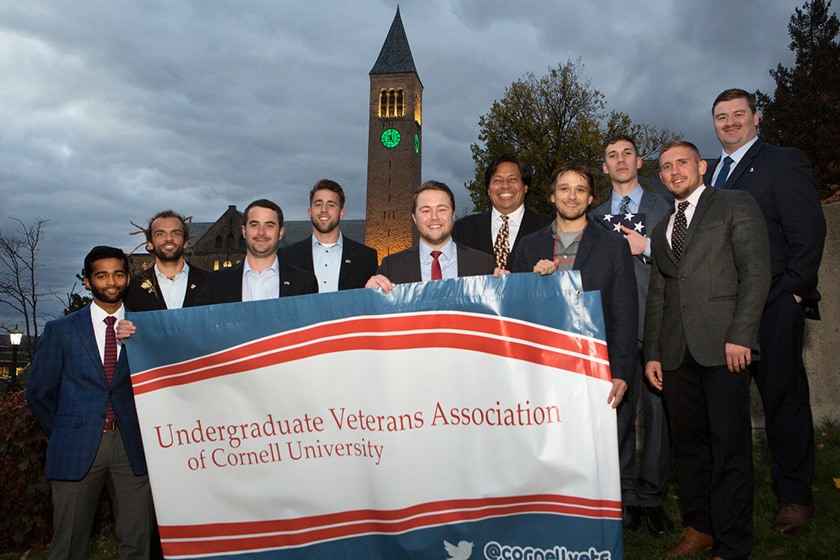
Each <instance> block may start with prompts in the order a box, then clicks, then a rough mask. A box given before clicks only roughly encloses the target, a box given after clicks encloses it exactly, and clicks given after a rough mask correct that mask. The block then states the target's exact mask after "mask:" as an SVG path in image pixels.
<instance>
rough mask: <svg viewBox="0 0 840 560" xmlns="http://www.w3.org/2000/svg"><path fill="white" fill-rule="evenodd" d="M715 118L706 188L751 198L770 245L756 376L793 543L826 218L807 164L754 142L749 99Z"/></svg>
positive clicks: (810, 457) (799, 516)
mask: <svg viewBox="0 0 840 560" xmlns="http://www.w3.org/2000/svg"><path fill="white" fill-rule="evenodd" d="M712 116H713V118H714V123H715V133H716V134H717V137H718V140H719V141H720V143H721V147H722V153H721V159H720V160H718V161H717V162H716V163H715V164H714V165H710V166H709V169H708V171H707V173H706V182H707V183H706V184H708V185H714V186H715V187H718V188H723V189H727V190H730V189H731V190H740V191H746V192H748V193H750V194H751V195H753V197H754V198H755V200H756V202H758V205H759V207H760V208H761V211H762V213H763V214H764V218H765V221H766V222H767V231H768V233H769V236H770V257H771V260H770V262H771V273H772V284H771V286H770V293H769V295H768V297H767V303H766V305H765V308H764V315H763V317H762V321H761V351H762V360H761V361H759V362H758V364H757V365H756V366H755V367H753V371H752V375H753V378H754V379H755V383H756V386H757V387H758V390H759V393H760V394H761V400H762V404H763V405H764V422H765V429H766V433H767V443H768V446H769V447H770V454H771V457H772V470H771V475H772V478H773V486H774V488H775V489H776V492H777V494H778V499H779V510H778V513H777V515H776V518H775V520H774V522H773V526H772V527H773V529H774V530H775V531H778V532H781V533H791V532H793V531H795V530H796V529H797V528H798V527H800V526H801V525H803V524H805V523H806V522H807V521H808V519H809V518H810V517H811V515H812V513H813V506H812V499H811V484H812V482H813V479H814V453H815V451H814V422H813V418H812V417H811V404H810V394H809V390H808V376H807V374H806V372H805V365H804V363H803V361H802V337H803V330H804V319H805V318H811V319H818V318H819V312H818V308H817V302H818V301H819V299H820V293H819V292H818V291H817V273H818V271H819V267H820V260H821V259H822V252H823V245H824V243H825V231H826V230H825V216H824V214H823V212H822V208H821V207H820V203H819V197H818V194H817V187H816V184H815V183H814V178H813V175H812V170H811V164H810V162H809V161H808V159H807V158H806V157H805V155H804V154H803V153H802V152H800V151H799V150H796V149H794V148H780V147H778V146H772V145H770V144H765V143H764V142H762V141H761V139H760V138H758V136H757V135H756V127H757V126H758V120H759V116H758V113H757V112H756V107H755V101H754V99H753V98H752V96H751V95H750V94H749V93H747V92H746V91H744V90H741V89H730V90H726V91H724V92H723V93H721V94H720V95H719V96H718V97H717V99H716V100H715V102H714V104H713V105H712ZM726 158H730V159H731V160H732V161H731V162H727V161H726ZM727 163H728V165H726V164H727ZM726 171H728V176H727V174H726Z"/></svg>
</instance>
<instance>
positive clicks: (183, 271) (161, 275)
mask: <svg viewBox="0 0 840 560" xmlns="http://www.w3.org/2000/svg"><path fill="white" fill-rule="evenodd" d="M189 273H190V265H188V264H187V262H186V261H184V268H182V269H181V272H179V273H178V274H176V275H175V277H174V278H173V279H172V280H173V281H176V280H178V279H179V278H182V277H184V276H186V275H187V274H189ZM155 276H157V279H158V282H163V281H164V280H169V277H167V276H166V275H165V274H164V273H162V272H161V271H160V270H158V267H157V264H155Z"/></svg>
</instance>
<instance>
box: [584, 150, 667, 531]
mask: <svg viewBox="0 0 840 560" xmlns="http://www.w3.org/2000/svg"><path fill="white" fill-rule="evenodd" d="M641 168H642V158H641V157H639V150H638V148H637V147H636V142H635V141H634V140H633V139H632V138H631V137H629V136H625V135H620V136H613V137H611V138H609V139H607V141H606V142H604V163H603V165H602V170H603V172H604V173H605V174H607V175H609V177H610V182H611V183H612V193H611V195H610V198H609V199H608V200H607V201H606V202H604V203H603V204H602V205H600V206H599V207H597V208H596V209H595V210H594V211H593V212H592V219H593V221H595V222H598V223H601V224H606V226H607V227H609V228H611V227H612V225H611V224H610V222H609V220H607V219H606V218H607V217H608V216H609V217H612V216H616V215H619V214H628V213H629V214H643V215H644V216H645V228H646V229H645V230H644V231H642V232H639V231H637V230H636V229H630V228H627V227H624V226H622V229H621V231H620V232H615V234H616V235H622V236H623V237H624V238H625V239H627V242H628V245H629V246H630V252H631V253H632V254H633V272H634V274H635V276H636V287H637V290H638V292H637V297H638V300H639V329H638V331H637V332H638V343H637V344H638V348H639V351H638V352H637V355H638V358H637V359H636V370H635V373H634V375H633V383H630V385H629V388H628V392H627V395H625V397H624V402H623V403H621V406H619V407H618V410H617V411H616V416H617V419H618V456H619V464H620V469H621V503H622V508H623V517H624V520H623V521H624V523H623V525H624V528H625V529H628V530H631V531H632V530H635V529H637V528H638V527H639V525H640V524H641V519H642V518H643V517H644V519H645V521H646V523H647V526H648V529H649V530H650V532H651V533H653V534H655V535H662V534H664V533H666V532H668V531H670V530H672V529H673V527H674V525H673V523H672V522H671V519H670V518H669V517H668V514H667V513H666V512H665V508H663V507H662V502H663V501H664V500H665V496H666V495H667V494H668V484H669V482H670V480H671V448H670V445H669V443H668V422H667V421H666V420H665V409H664V408H663V406H662V394H661V393H660V392H659V390H657V389H654V388H653V387H652V386H651V385H650V384H649V383H647V382H646V381H645V379H644V362H643V360H642V336H643V334H644V328H645V324H644V317H645V303H646V302H647V291H648V284H649V282H650V237H649V236H648V235H649V234H650V232H651V231H653V228H654V227H656V225H657V224H658V223H659V222H660V221H662V219H663V218H664V217H665V216H667V215H668V214H669V213H670V212H671V208H672V204H671V203H670V202H669V201H668V200H667V199H666V198H665V197H664V196H661V195H658V194H656V193H653V192H649V191H646V190H644V189H643V188H642V186H641V185H640V184H639V170H640V169H641ZM605 220H606V221H605ZM640 397H641V401H642V415H643V418H644V421H643V426H644V436H643V442H642V456H641V461H640V462H639V466H638V469H637V467H636V463H637V461H636V455H637V450H636V408H637V405H638V402H639V398H640Z"/></svg>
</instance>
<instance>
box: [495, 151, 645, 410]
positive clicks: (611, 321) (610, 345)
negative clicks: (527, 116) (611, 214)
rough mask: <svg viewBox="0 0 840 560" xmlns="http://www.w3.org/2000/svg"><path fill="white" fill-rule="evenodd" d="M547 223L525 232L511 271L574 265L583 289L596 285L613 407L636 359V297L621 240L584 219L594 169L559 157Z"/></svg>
mask: <svg viewBox="0 0 840 560" xmlns="http://www.w3.org/2000/svg"><path fill="white" fill-rule="evenodd" d="M551 184H552V191H551V196H550V199H551V202H552V204H554V207H555V209H556V214H557V217H556V219H555V221H554V223H553V224H552V225H549V226H546V227H544V228H543V229H541V230H540V231H538V232H536V233H532V234H531V235H527V236H525V237H524V238H523V239H522V241H521V243H520V244H519V246H518V247H517V248H516V252H514V254H513V255H512V257H513V272H538V273H540V274H543V275H545V274H553V273H554V272H556V271H557V270H579V271H580V276H581V281H582V283H583V289H584V290H586V291H593V290H599V291H600V292H601V305H602V307H603V312H604V324H605V327H606V330H607V333H606V335H607V349H608V352H609V358H610V370H611V372H612V377H613V379H612V384H613V386H612V389H611V390H610V393H609V396H608V397H607V402H608V403H610V404H612V407H613V408H617V407H618V405H619V404H620V403H621V400H622V398H623V397H624V393H625V392H626V391H627V386H628V384H630V383H632V382H633V372H634V371H635V367H636V366H635V364H636V355H637V350H636V328H637V325H638V313H639V308H638V303H637V300H636V278H635V276H633V257H632V255H631V254H630V248H629V246H628V244H627V242H626V241H625V240H623V239H622V238H621V237H619V236H617V235H613V234H612V233H610V232H609V231H607V230H606V229H605V228H602V227H601V226H599V225H598V224H595V223H592V222H590V221H589V219H588V212H589V207H590V205H591V204H592V201H593V200H594V195H593V192H594V190H595V171H594V170H593V169H590V168H589V167H586V166H584V165H581V164H579V163H575V162H568V163H564V164H563V165H561V166H560V167H558V168H557V169H556V170H555V171H554V175H553V176H552V179H551Z"/></svg>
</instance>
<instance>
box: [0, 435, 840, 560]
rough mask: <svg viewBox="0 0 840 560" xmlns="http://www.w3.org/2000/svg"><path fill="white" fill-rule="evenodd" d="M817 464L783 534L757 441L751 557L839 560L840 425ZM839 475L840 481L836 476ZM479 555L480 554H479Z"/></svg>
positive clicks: (653, 541)
mask: <svg viewBox="0 0 840 560" xmlns="http://www.w3.org/2000/svg"><path fill="white" fill-rule="evenodd" d="M816 443H817V464H816V476H815V478H814V506H815V507H816V513H815V515H814V518H813V519H812V520H811V523H810V524H809V525H808V526H806V527H805V528H804V529H802V530H801V531H800V532H799V533H797V534H796V535H795V536H790V537H788V536H784V535H779V534H776V533H774V532H773V531H771V530H770V524H771V523H772V521H773V517H774V516H775V515H776V497H775V495H774V494H773V490H772V489H771V488H770V458H769V451H768V450H767V444H766V442H765V440H764V439H761V438H758V439H756V440H755V442H754V445H753V459H754V461H755V506H754V514H753V519H754V526H755V538H754V545H753V553H752V556H750V558H751V559H752V560H764V559H768V560H775V559H785V560H787V559H790V560H821V559H825V560H837V559H840V488H838V487H837V486H838V485H840V426H838V425H834V424H831V423H825V424H824V425H823V427H822V428H821V429H818V430H817V433H816ZM835 479H837V482H835ZM665 508H666V509H667V510H668V513H669V514H670V515H671V518H672V519H674V520H675V522H676V525H677V526H678V529H677V530H675V531H674V533H672V534H670V535H668V536H666V537H664V538H657V537H653V536H652V535H651V534H650V533H648V531H647V530H646V529H645V528H644V527H642V528H641V529H639V530H638V531H635V532H633V533H626V534H625V540H624V552H625V558H627V559H628V560H648V559H656V558H661V557H662V553H663V552H665V550H667V549H668V548H669V547H671V546H673V545H674V544H675V543H676V542H677V540H678V539H679V536H680V533H681V532H682V529H681V528H679V521H678V520H679V518H680V517H679V504H678V502H677V498H676V493H675V489H673V488H672V492H671V493H670V494H669V495H668V498H667V500H666V502H665ZM116 557H117V554H116V539H115V538H114V537H113V535H111V534H100V535H98V536H97V537H96V538H95V539H94V541H93V542H92V543H91V549H90V558H91V559H92V560H111V559H114V558H116ZM17 558H27V559H28V560H43V559H45V558H46V553H45V551H42V550H32V551H29V552H27V553H26V554H24V555H22V556H21V555H18V554H0V560H12V559H17ZM685 558H686V559H687V560H695V559H698V560H699V559H708V558H709V554H708V553H703V554H695V555H692V556H686V557H685ZM476 560H478V559H476Z"/></svg>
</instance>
